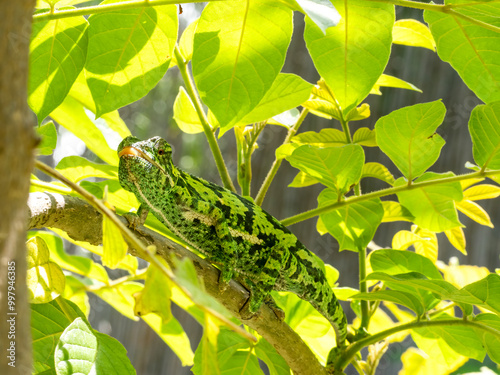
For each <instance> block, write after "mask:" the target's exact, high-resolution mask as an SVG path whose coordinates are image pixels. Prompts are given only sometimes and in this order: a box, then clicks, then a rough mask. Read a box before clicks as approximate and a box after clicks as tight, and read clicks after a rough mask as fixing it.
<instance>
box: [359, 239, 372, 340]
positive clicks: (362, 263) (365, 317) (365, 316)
mask: <svg viewBox="0 0 500 375" xmlns="http://www.w3.org/2000/svg"><path fill="white" fill-rule="evenodd" d="M358 256H359V291H360V293H367V292H368V287H367V284H366V248H362V249H360V250H359V252H358ZM360 304H361V325H360V327H359V330H360V331H361V332H367V331H368V325H369V324H370V306H369V301H368V300H361V301H360Z"/></svg>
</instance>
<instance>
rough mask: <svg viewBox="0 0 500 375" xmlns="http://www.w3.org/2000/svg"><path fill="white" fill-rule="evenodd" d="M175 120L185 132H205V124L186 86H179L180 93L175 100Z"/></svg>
mask: <svg viewBox="0 0 500 375" xmlns="http://www.w3.org/2000/svg"><path fill="white" fill-rule="evenodd" d="M174 120H175V123H176V124H177V126H178V127H179V129H181V130H182V131H183V132H184V133H188V134H198V133H202V132H203V125H202V124H201V121H200V117H199V116H198V113H196V109H195V108H194V104H193V102H192V101H191V99H190V98H189V95H188V94H187V92H186V90H185V89H184V87H182V86H179V93H178V94H177V97H176V98H175V102H174Z"/></svg>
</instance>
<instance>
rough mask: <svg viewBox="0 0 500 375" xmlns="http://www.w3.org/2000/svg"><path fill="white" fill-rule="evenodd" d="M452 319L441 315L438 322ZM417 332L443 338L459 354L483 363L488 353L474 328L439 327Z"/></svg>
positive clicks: (426, 328) (426, 335)
mask: <svg viewBox="0 0 500 375" xmlns="http://www.w3.org/2000/svg"><path fill="white" fill-rule="evenodd" d="M451 318H452V317H451V316H449V315H446V314H443V315H440V316H439V317H438V318H437V319H433V320H434V321H436V320H441V319H446V320H449V319H451ZM415 331H416V332H417V333H418V334H419V335H421V336H423V337H426V338H430V339H432V338H436V339H437V338H441V339H443V340H444V342H446V343H447V344H448V345H449V346H450V348H452V349H453V350H454V351H455V352H457V353H458V354H461V355H463V356H466V357H469V358H474V359H476V360H478V361H480V362H481V361H483V359H484V356H485V354H486V351H485V350H484V348H483V345H482V342H481V339H480V337H479V336H478V335H477V333H476V331H475V330H474V328H472V327H470V326H465V325H464V326H462V325H457V324H455V325H442V326H440V325H437V326H433V327H432V328H431V327H422V328H417V329H415Z"/></svg>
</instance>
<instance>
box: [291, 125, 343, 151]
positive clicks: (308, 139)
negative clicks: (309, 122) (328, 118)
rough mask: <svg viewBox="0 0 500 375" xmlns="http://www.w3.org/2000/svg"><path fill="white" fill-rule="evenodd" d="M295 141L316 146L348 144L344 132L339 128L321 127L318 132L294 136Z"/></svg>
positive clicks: (293, 140)
mask: <svg viewBox="0 0 500 375" xmlns="http://www.w3.org/2000/svg"><path fill="white" fill-rule="evenodd" d="M292 142H293V143H297V144H299V145H311V146H315V147H322V148H324V147H336V146H343V145H345V144H347V139H346V136H345V134H344V132H341V131H340V130H337V129H331V128H326V129H321V131H320V132H319V133H317V132H312V131H311V132H305V133H301V134H299V135H296V136H295V137H293V138H292Z"/></svg>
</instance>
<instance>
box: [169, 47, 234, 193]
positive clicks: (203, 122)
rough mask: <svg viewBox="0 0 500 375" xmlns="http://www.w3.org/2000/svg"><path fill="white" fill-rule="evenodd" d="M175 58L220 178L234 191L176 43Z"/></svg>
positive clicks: (227, 187) (185, 62)
mask: <svg viewBox="0 0 500 375" xmlns="http://www.w3.org/2000/svg"><path fill="white" fill-rule="evenodd" d="M174 55H175V59H176V60H177V66H178V67H179V71H180V72H181V75H182V79H183V80H184V84H185V85H186V91H187V93H188V95H189V97H190V98H191V101H192V102H193V105H194V108H195V110H196V113H197V114H198V117H199V118H200V122H201V125H202V126H203V131H204V132H205V136H206V137H207V140H208V144H209V146H210V150H211V151H212V154H213V156H214V159H215V164H216V165H217V169H218V171H219V175H220V178H221V180H222V183H223V184H224V187H225V188H226V189H229V190H231V191H233V192H236V189H235V188H234V185H233V181H232V180H231V177H230V176H229V173H228V171H227V168H226V164H225V163H224V159H223V158H222V153H221V152H220V148H219V144H218V143H217V139H216V138H215V134H214V132H213V131H212V127H211V126H210V124H209V122H208V118H207V115H206V114H205V111H204V110H203V105H202V104H201V99H200V97H199V96H198V93H197V91H196V88H195V85H194V82H193V79H192V78H191V74H190V73H189V70H188V68H187V61H186V60H185V59H184V56H182V53H181V51H180V50H179V46H178V45H177V44H176V45H175V48H174Z"/></svg>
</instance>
